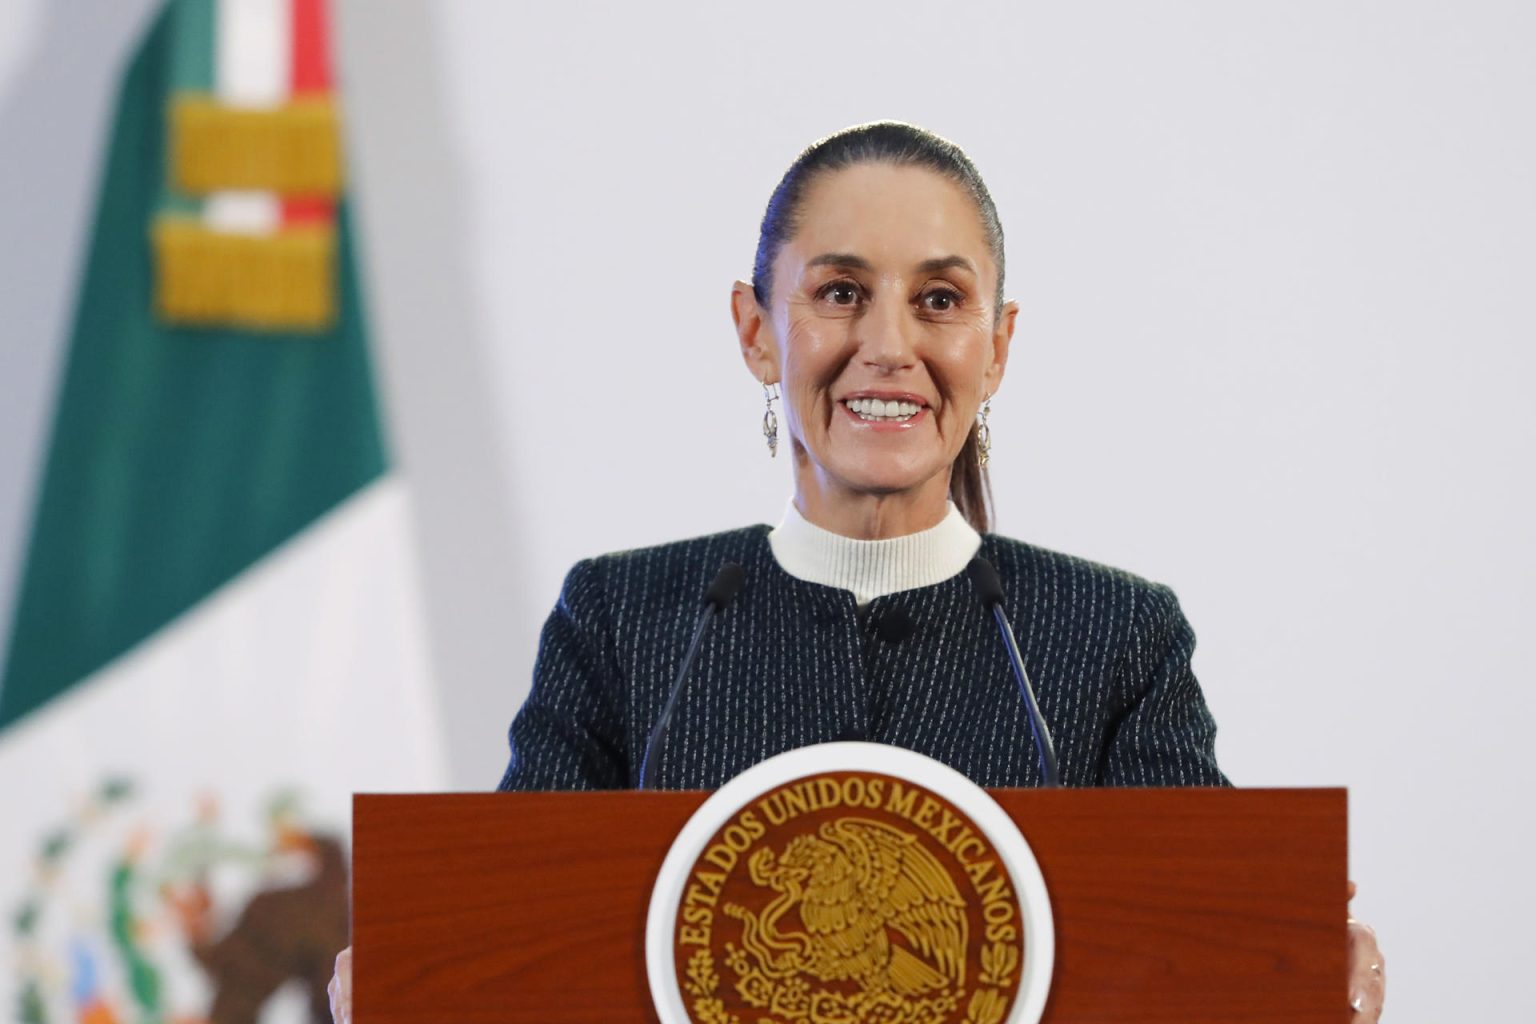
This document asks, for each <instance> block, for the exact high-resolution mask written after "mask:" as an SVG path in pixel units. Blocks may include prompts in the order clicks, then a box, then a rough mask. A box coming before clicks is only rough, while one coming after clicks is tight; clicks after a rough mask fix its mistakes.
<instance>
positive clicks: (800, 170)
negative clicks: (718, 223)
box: [752, 121, 1003, 533]
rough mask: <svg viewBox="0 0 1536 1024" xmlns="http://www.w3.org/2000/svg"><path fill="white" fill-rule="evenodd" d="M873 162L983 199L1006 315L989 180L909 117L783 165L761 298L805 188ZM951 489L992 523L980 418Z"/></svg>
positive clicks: (756, 265) (772, 203) (762, 262)
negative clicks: (936, 178)
mask: <svg viewBox="0 0 1536 1024" xmlns="http://www.w3.org/2000/svg"><path fill="white" fill-rule="evenodd" d="M867 163H881V164H891V165H893V166H896V167H922V168H926V169H928V170H930V171H933V172H935V173H937V174H941V175H943V176H944V177H945V178H948V179H949V180H950V181H953V182H954V183H955V184H957V185H959V186H960V187H961V188H962V189H964V190H965V193H966V194H967V195H968V196H970V197H971V201H972V202H973V203H974V204H975V206H976V213H977V215H978V216H979V217H980V218H981V226H982V231H983V233H984V234H985V236H986V239H987V248H988V250H989V251H990V253H991V256H992V262H993V263H994V264H995V265H996V266H997V295H996V297H995V301H996V304H995V306H994V309H995V310H996V311H997V313H998V314H1000V313H1001V310H1002V306H1003V225H1002V222H1001V221H1000V220H999V219H998V216H997V207H996V206H995V205H994V204H993V202H992V195H991V193H990V192H988V191H987V186H986V183H985V182H983V181H982V180H981V174H980V173H979V172H978V171H977V170H976V165H975V164H973V163H971V159H970V157H968V156H966V155H965V151H964V150H962V149H961V148H960V147H959V146H957V145H955V144H954V143H953V142H950V141H949V140H948V139H945V138H942V137H940V136H938V135H935V134H933V133H932V132H930V131H925V130H924V129H922V128H919V127H917V126H916V125H911V124H907V123H905V122H903V121H873V122H871V123H869V124H860V125H854V126H853V127H852V128H844V129H843V130H842V131H840V132H836V133H835V134H832V135H828V136H827V137H826V138H824V139H819V140H817V141H816V142H813V143H812V144H811V145H810V146H808V147H806V148H805V150H803V151H802V152H801V153H800V155H799V156H798V157H796V158H795V162H794V163H792V164H790V165H789V170H787V171H785V172H784V177H783V178H781V179H779V184H778V187H777V188H775V189H774V190H773V195H772V196H770V197H769V199H768V210H767V212H766V213H764V214H763V224H762V228H761V229H760V230H759V232H758V236H757V258H756V259H755V260H754V261H753V264H752V291H753V294H755V295H756V296H757V302H758V305H760V306H762V307H764V308H765V309H766V308H767V307H768V304H769V301H770V299H771V298H772V295H773V264H774V261H775V260H776V259H777V258H778V255H779V250H780V249H782V248H783V247H784V243H785V242H787V241H789V240H790V239H791V238H793V237H794V236H795V232H796V231H797V230H798V228H799V216H800V209H801V207H802V206H803V205H804V201H805V192H806V189H807V188H809V187H810V185H811V183H812V182H814V181H815V180H816V179H817V178H819V177H821V176H822V175H824V174H828V173H831V172H833V171H838V170H842V169H843V168H845V167H853V166H855V165H857V164H867ZM949 496H950V499H951V500H952V501H953V502H954V503H955V507H956V508H958V509H959V510H960V513H961V515H963V516H965V518H966V521H967V522H969V523H970V524H971V525H972V526H973V527H975V528H976V530H977V531H979V532H982V533H985V532H986V531H987V530H988V529H989V528H990V526H991V504H992V485H991V481H990V480H989V479H988V478H987V471H986V470H985V469H983V468H982V466H981V464H980V462H979V461H978V459H977V451H976V426H975V425H974V424H972V426H971V430H970V433H969V434H968V435H967V436H966V439H965V444H964V445H963V446H962V447H961V449H960V454H959V455H958V456H956V457H955V461H954V465H953V466H952V467H951V470H950V476H949Z"/></svg>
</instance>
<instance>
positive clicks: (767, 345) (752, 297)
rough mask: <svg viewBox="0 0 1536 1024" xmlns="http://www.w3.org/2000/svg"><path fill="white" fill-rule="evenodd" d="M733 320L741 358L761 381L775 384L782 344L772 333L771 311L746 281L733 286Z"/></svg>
mask: <svg viewBox="0 0 1536 1024" xmlns="http://www.w3.org/2000/svg"><path fill="white" fill-rule="evenodd" d="M731 319H732V320H734V321H735V322H736V338H737V341H738V342H739V343H740V344H741V358H742V361H743V362H745V363H746V364H747V369H749V370H751V371H752V376H753V377H754V378H755V379H756V380H758V381H766V382H767V383H769V384H772V383H773V382H774V381H776V380H778V379H779V346H778V339H776V338H775V337H774V336H773V322H772V321H771V320H769V319H768V311H767V310H765V309H764V308H763V307H762V306H760V305H758V303H757V293H756V292H754V291H753V290H752V286H751V285H750V284H748V283H747V282H745V281H737V282H736V283H735V284H733V285H732V286H731Z"/></svg>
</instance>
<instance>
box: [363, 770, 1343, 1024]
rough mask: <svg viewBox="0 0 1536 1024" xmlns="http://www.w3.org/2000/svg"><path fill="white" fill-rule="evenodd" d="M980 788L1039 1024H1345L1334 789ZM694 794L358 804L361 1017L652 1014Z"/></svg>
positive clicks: (598, 1020) (553, 1023) (547, 1019)
mask: <svg viewBox="0 0 1536 1024" xmlns="http://www.w3.org/2000/svg"><path fill="white" fill-rule="evenodd" d="M991 793H992V795H993V797H994V798H995V799H996V800H997V801H998V803H999V804H1001V805H1002V807H1003V809H1004V810H1005V811H1007V812H1008V813H1009V815H1010V816H1012V818H1013V819H1014V820H1015V821H1016V822H1017V823H1018V825H1019V828H1020V830H1021V831H1022V832H1023V833H1024V836H1025V838H1026V839H1027V840H1028V841H1029V844H1030V846H1031V848H1032V849H1033V850H1034V853H1035V857H1036V859H1037V860H1038V861H1039V862H1040V868H1041V871H1042V873H1043V874H1044V876H1045V882H1046V886H1047V888H1048V890H1049V892H1050V898H1051V905H1052V910H1053V913H1054V915H1055V922H1056V967H1055V972H1054V977H1053V981H1052V989H1051V997H1050V1002H1049V1004H1048V1005H1047V1008H1046V1013H1045V1018H1044V1019H1045V1020H1046V1021H1051V1022H1072V1024H1110V1022H1116V1024H1118V1022H1130V1021H1138V1022H1148V1024H1153V1022H1167V1024H1175V1022H1176V1024H1217V1022H1221V1024H1234V1022H1253V1024H1281V1022H1285V1024H1302V1022H1308V1024H1310V1022H1327V1024H1343V1022H1346V1021H1348V1020H1349V1019H1350V1017H1351V1014H1350V1012H1349V1009H1348V1007H1347V1005H1346V993H1345V985H1346V979H1345V972H1346V946H1345V930H1344V929H1345V916H1346V906H1345V902H1346V901H1345V886H1346V880H1345V865H1346V853H1347V851H1346V818H1347V807H1346V794H1345V792H1344V791H1343V790H1338V789H1326V790H1253V789H1247V790H1243V789H1232V790H1191V789H1166V790H1149V789H1098V790H1054V791H1042V790H992V791H991ZM706 796H708V794H706V793H699V792H695V793H636V792H611V793H483V794H481V793H475V794H439V795H402V796H384V795H359V796H357V797H356V798H355V801H354V806H353V872H354V873H353V943H354V954H353V955H354V968H353V969H354V1007H355V1010H356V1014H357V1019H358V1020H359V1021H360V1022H361V1024H406V1022H411V1024H418V1022H419V1024H428V1022H430V1024H443V1022H454V1024H490V1022H505V1024H525V1022H526V1024H534V1022H537V1024H578V1022H579V1024H607V1022H628V1021H637V1022H650V1021H655V1020H656V1017H655V1014H654V1011H653V1010H652V1008H651V998H650V992H649V988H648V986H647V983H646V977H645V915H646V909H647V906H648V903H649V900H650V894H651V886H652V883H653V882H654V881H655V878H656V873H657V872H658V871H659V870H660V868H661V862H662V860H663V858H664V857H665V856H666V853H667V849H668V847H669V846H670V845H671V842H672V839H673V838H674V837H675V836H676V834H677V833H678V831H679V830H680V829H681V828H682V826H683V824H684V822H686V821H687V820H688V817H689V816H690V815H691V814H692V813H693V811H694V810H695V809H696V808H697V807H698V806H699V804H701V803H702V802H703V801H704V799H705V797H706ZM744 1024H751V1022H744Z"/></svg>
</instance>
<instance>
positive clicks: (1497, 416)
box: [0, 0, 1536, 1024]
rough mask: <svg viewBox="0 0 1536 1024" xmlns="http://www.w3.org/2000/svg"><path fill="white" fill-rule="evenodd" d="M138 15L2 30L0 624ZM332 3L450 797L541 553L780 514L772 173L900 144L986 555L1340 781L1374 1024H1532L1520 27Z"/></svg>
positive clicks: (1292, 13) (1505, 13)
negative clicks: (1153, 598) (1143, 603)
mask: <svg viewBox="0 0 1536 1024" xmlns="http://www.w3.org/2000/svg"><path fill="white" fill-rule="evenodd" d="M151 6H153V5H152V4H151V3H150V2H149V0H133V2H131V3H124V2H122V0H90V2H84V0H81V2H77V3H71V4H47V3H45V0H9V2H8V3H7V4H0V239H3V243H0V311H3V321H4V322H3V325H0V613H4V612H7V611H8V605H9V600H10V591H11V589H12V584H11V582H10V581H13V580H14V578H15V575H16V573H17V571H18V569H19V559H20V552H21V547H22V544H23V542H24V536H23V534H24V532H25V523H26V519H27V517H28V515H30V501H31V494H32V490H33V487H34V483H35V481H34V477H35V473H36V469H37V461H36V453H37V451H38V448H39V446H40V444H41V443H42V437H43V435H44V433H45V431H44V425H45V418H46V415H47V410H48V405H49V403H50V401H51V392H52V388H53V383H54V375H55V374H56V372H57V363H58V357H59V352H60V344H61V340H62V338H63V335H64V332H65V330H66V326H67V313H68V309H69V306H70V303H71V301H72V297H73V288H74V275H75V273H76V270H77V267H78V264H79V255H80V245H81V242H82V239H83V238H84V233H85V231H86V228H87V225H88V221H89V214H90V210H91V206H92V203H93V197H94V193H95V189H96V187H97V181H96V178H97V168H96V160H97V157H98V155H99V153H100V152H101V149H102V144H103V142H104V140H105V130H106V116H107V113H108V109H109V103H110V97H111V93H112V89H113V87H114V80H115V68H116V65H117V64H118V63H119V62H120V61H121V60H122V59H123V57H124V56H125V54H126V53H127V52H128V51H129V49H130V48H131V45H132V41H133V36H134V34H135V33H136V32H137V30H138V27H139V26H140V25H141V24H142V21H143V18H144V12H145V11H146V10H147V9H148V8H150V7H151ZM341 15H342V32H341V44H342V49H343V54H342V58H343V70H344V73H345V75H346V85H347V87H348V88H349V89H350V90H351V92H350V95H349V96H348V102H349V104H350V110H351V112H352V139H351V144H352V151H353V156H354V158H355V162H356V165H357V167H356V177H357V193H358V195H359V197H360V201H361V204H360V205H361V210H360V216H361V220H362V230H363V234H364V236H365V244H366V257H367V263H368V268H369V271H370V273H371V278H370V282H369V284H370V290H371V292H372V299H373V301H372V306H373V309H374V313H375V321H376V325H377V337H378V340H379V343H380V350H381V360H382V364H383V365H382V372H383V376H384V386H385V391H386V395H387V398H388V402H389V405H390V408H391V412H392V416H393V428H394V434H395V441H396V446H397V449H398V455H399V458H400V460H401V462H402V463H403V464H404V466H405V469H406V471H407V473H408V474H409V476H410V479H411V480H412V482H413V484H414V486H415V489H416V502H417V518H418V520H419V523H418V531H419V535H418V537H417V542H418V545H419V549H420V551H419V553H420V557H421V559H422V564H423V567H424V573H425V576H426V586H427V591H428V593H427V597H428V601H429V604H430V606H431V607H430V614H431V619H432V621H431V626H432V631H433V638H434V659H435V662H436V665H437V670H438V674H439V676H440V678H441V679H442V680H443V692H442V701H443V704H444V709H445V712H446V718H447V723H448V729H449V741H450V746H451V749H452V753H453V757H454V774H455V778H456V780H457V782H458V784H459V785H461V786H462V787H464V788H486V787H489V786H490V785H492V784H493V783H494V781H495V779H496V778H497V777H498V775H499V772H500V770H501V767H502V761H503V749H504V738H503V735H504V730H505V726H506V723H507V721H508V720H509V718H510V716H511V715H512V713H513V711H514V710H515V709H516V707H517V705H518V703H519V701H520V700H521V698H522V695H523V694H524V692H525V691H526V688H527V681H528V667H529V665H530V664H531V660H532V655H533V650H534V645H535V641H536V636H537V631H538V628H539V626H540V624H541V622H542V619H543V616H544V614H545V613H546V612H547V610H548V607H549V605H550V603H551V602H552V601H553V599H554V597H555V594H556V592H557V589H558V586H559V582H560V579H561V577H562V575H563V573H564V571H565V569H566V568H567V567H568V566H569V565H570V563H572V562H573V561H574V560H576V559H577V558H580V557H583V556H585V555H589V554H593V553H597V552H601V551H605V550H611V549H614V548H619V547H626V546H633V545H639V544H649V543H655V542H660V541H665V540H668V539H673V538H676V537H680V536H684V535H689V534H695V533H700V532H705V531H711V530H716V529H723V528H729V527H733V526H737V525H741V524H743V523H747V522H756V521H773V520H775V519H776V518H777V517H778V515H779V513H780V510H781V507H782V502H783V500H784V498H785V496H786V494H787V492H788V478H787V470H786V466H785V465H784V464H783V462H782V460H781V461H780V462H779V463H771V462H769V460H768V459H767V457H766V453H765V452H764V451H763V448H762V442H761V436H760V434H759V427H758V419H759V416H760V413H761V410H760V405H759V403H760V393H759V389H758V388H757V386H756V384H755V383H754V382H753V380H752V379H751V377H750V376H749V375H748V374H747V373H746V372H745V371H744V370H743V369H742V368H741V366H740V363H739V361H738V359H737V357H736V355H735V352H734V337H733V334H732V332H731V329H730V321H729V317H728V313H727V309H728V307H727V301H726V299H727V291H728V287H729V284H730V281H731V279H732V278H733V277H735V276H742V275H745V274H746V273H747V271H748V270H749V267H750V261H751V254H752V249H753V245H754V243H755V231H756V224H757V220H758V218H759V217H760V216H761V212H762V206H763V204H764V202H765V201H766V199H767V196H768V193H769V191H770V190H771V189H772V187H773V185H774V183H775V182H776V181H777V179H778V176H779V175H780V174H781V173H782V171H783V169H784V167H785V166H786V165H787V164H788V162H789V161H790V160H791V159H792V158H793V156H794V154H795V153H796V152H797V151H798V150H799V149H800V148H801V147H802V146H803V145H805V144H806V143H808V142H809V141H811V140H812V139H814V138H815V137H816V136H818V135H820V134H823V133H825V132H828V131H831V130H834V129H836V128H839V127H842V126H844V125H847V124H850V123H854V122H857V121H863V120H869V119H872V118H877V117H899V118H904V119H907V120H911V121H915V122H917V123H920V124H923V125H925V126H927V127H930V128H932V129H934V130H936V131H939V132H941V133H943V134H946V135H949V136H950V137H952V138H954V139H956V140H957V141H959V142H960V143H961V144H962V145H964V146H965V147H966V148H967V149H968V150H969V152H970V153H971V155H972V156H973V158H974V159H975V160H976V161H977V163H978V164H979V165H980V167H981V169H982V172H983V173H984V174H985V175H986V177H987V179H988V182H989V184H990V185H991V187H992V190H993V193H994V195H995V198H996V200H997V202H998V205H999V207H1000V209H1001V211H1002V215H1003V219H1004V224H1005V228H1006V230H1007V234H1008V241H1009V248H1008V256H1009V269H1010V273H1009V287H1008V291H1009V293H1010V295H1011V296H1012V297H1015V298H1017V299H1018V300H1019V302H1020V303H1021V305H1022V307H1023V314H1022V316H1021V318H1020V327H1019V337H1018V340H1017V342H1016V344H1015V348H1014V356H1013V362H1012V365H1011V371H1010V374H1009V379H1008V381H1007V383H1006V384H1005V386H1004V388H1003V390H1002V392H1001V394H1000V395H999V397H998V399H997V400H996V401H995V402H994V416H993V424H994V435H995V438H996V448H995V455H994V477H993V478H994V482H995V485H996V489H997V497H998V505H999V510H1000V515H999V519H1000V526H1001V529H1002V531H1003V532H1006V533H1009V534H1011V535H1014V536H1017V537H1020V538H1023V539H1026V540H1030V541H1033V542H1035V543H1039V544H1043V545H1046V546H1050V547H1055V548H1059V549H1063V550H1066V551H1070V552H1073V553H1076V554H1081V555H1085V556H1088V557H1091V558H1095V559H1098V560H1100V561H1104V562H1109V563H1111V564H1115V565H1119V566H1122V567H1125V568H1128V569H1131V570H1133V571H1136V572H1139V573H1141V574H1143V575H1146V576H1149V577H1152V578H1154V579H1158V580H1161V581H1163V582H1167V583H1170V584H1171V585H1173V586H1174V587H1175V589H1176V590H1177V591H1178V593H1179V595H1180V597H1181V599H1182V601H1183V603H1184V606H1185V610H1186V612H1187V613H1188V615H1189V617H1190V620H1191V621H1192V622H1193V623H1194V624H1195V627H1196V629H1197V630H1198V632H1199V634H1200V637H1201V645H1200V651H1199V653H1198V655H1197V658H1196V668H1197V670H1198V672H1199V674H1200V676H1201V679H1202V680H1203V682H1204V684H1205V686H1206V690H1207V694H1208V696H1209V699H1210V702H1211V705H1212V707H1213V709H1214V710H1215V712H1216V715H1217V718H1218V721H1219V722H1220V723H1221V729H1222V732H1221V738H1220V741H1219V753H1220V756H1221V760H1222V763H1223V765H1224V766H1225V767H1226V769H1227V771H1228V772H1229V774H1231V775H1232V776H1233V777H1234V778H1235V779H1236V780H1237V781H1239V782H1240V783H1242V784H1246V785H1347V786H1349V787H1350V791H1351V810H1352V831H1351V838H1352V849H1351V860H1352V865H1351V869H1352V873H1353V875H1354V876H1355V877H1356V878H1358V879H1359V880H1360V881H1361V884H1362V896H1361V898H1360V899H1359V900H1358V901H1357V903H1356V910H1357V912H1358V914H1359V915H1360V916H1361V917H1364V918H1366V919H1368V920H1370V921H1372V922H1373V923H1374V924H1376V925H1377V927H1378V929H1379V930H1380V932H1381V933H1382V943H1383V946H1384V948H1385V950H1386V952H1387V956H1388V958H1389V960H1390V964H1391V968H1390V972H1391V976H1392V982H1391V992H1390V995H1389V1003H1388V1006H1389V1009H1388V1013H1387V1017H1386V1019H1387V1020H1389V1021H1392V1022H1396V1024H1410V1022H1422V1024H1442V1022H1445V1021H1465V1020H1482V1019H1498V1020H1516V1019H1531V1017H1532V1014H1533V1011H1536V994H1533V992H1532V989H1531V985H1530V983H1529V982H1528V981H1527V974H1526V969H1527V967H1528V965H1529V963H1530V962H1531V960H1532V958H1533V956H1536V939H1533V938H1532V936H1533V934H1536V932H1533V928H1532V922H1533V918H1536V882H1533V880H1532V875H1531V872H1530V868H1529V864H1530V852H1529V850H1530V847H1529V845H1528V844H1529V842H1530V840H1531V839H1532V834H1533V832H1536V814H1533V811H1532V806H1533V803H1532V799H1531V795H1530V794H1531V790H1532V784H1533V783H1536V772H1533V769H1532V767H1531V764H1530V761H1529V758H1528V755H1527V753H1526V748H1527V744H1528V743H1529V742H1530V738H1529V737H1530V734H1531V733H1530V729H1531V726H1530V723H1531V722H1532V720H1533V719H1536V698H1533V696H1532V687H1533V684H1536V658H1533V655H1532V647H1531V643H1530V640H1529V637H1530V636H1531V630H1530V625H1529V624H1530V623H1531V622H1532V621H1533V619H1536V536H1533V531H1532V528H1531V526H1530V525H1529V524H1530V523H1531V522H1533V521H1536V484H1533V479H1532V477H1533V466H1536V400H1533V397H1532V395H1533V385H1536V345H1533V343H1536V301H1533V293H1536V6H1533V5H1531V4H1528V3H1524V2H1520V0H1510V2H1504V3H1498V2H1492V0H1477V2H1470V0H1464V2H1460V3H1456V4H1451V3H1430V2H1424V0H1411V2H1409V0H1398V2H1395V3H1372V2H1362V0H1332V2H1326V3H1325V2H1314V0H1307V2H1291V3H1283V4H1282V3H1258V2H1248V3H1240V4H1234V3H1229V2H1217V0H1209V2H1194V0H1182V2H1168V3H1159V4H1145V3H1136V2H1132V0H1122V2H1112V3H1111V2H1104V3H1086V4H1054V5H1041V4H997V5H986V6H983V5H976V4H959V3H956V4H949V5H943V6H935V5H931V4H915V3H893V2H884V3H845V4H835V5H833V4H819V3H808V2H793V3H782V2H781V3H776V4H760V5H755V6H752V7H748V6H746V5H727V4H719V3H713V4H709V3H695V4H682V3H674V2H664V3H651V4H618V3H613V4H590V3H573V2H563V3H560V4H537V5H535V4H523V3H504V2H490V0H484V2H479V3H469V2H459V3H451V4H450V3H442V4H434V5H426V4H421V3H414V4H407V3H403V2H381V0H350V2H346V3H344V4H343V7H342V11H341Z"/></svg>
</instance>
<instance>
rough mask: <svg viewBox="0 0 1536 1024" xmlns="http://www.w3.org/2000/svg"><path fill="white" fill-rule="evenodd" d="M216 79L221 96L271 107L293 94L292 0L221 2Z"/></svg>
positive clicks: (238, 103) (234, 101)
mask: <svg viewBox="0 0 1536 1024" xmlns="http://www.w3.org/2000/svg"><path fill="white" fill-rule="evenodd" d="M217 26H218V27H217V28H216V29H215V31H214V55H213V59H214V81H215V83H216V84H215V91H216V92H217V93H218V96H219V99H221V100H223V101H224V102H225V103H229V104H233V105H236V106H249V107H271V106H276V105H277V104H279V103H282V102H283V101H285V100H286V99H287V98H288V93H289V82H290V80H291V79H292V76H293V70H292V69H293V8H292V4H291V0H218V11H217Z"/></svg>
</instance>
